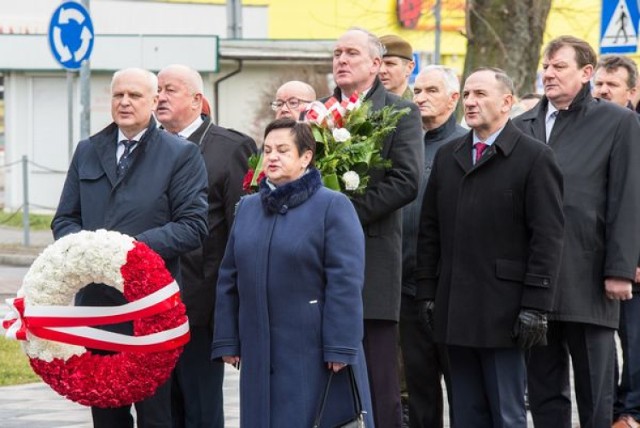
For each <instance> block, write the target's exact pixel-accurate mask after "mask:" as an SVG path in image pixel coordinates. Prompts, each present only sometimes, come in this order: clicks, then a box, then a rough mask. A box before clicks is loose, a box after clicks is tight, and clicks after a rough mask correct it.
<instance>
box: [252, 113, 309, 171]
mask: <svg viewBox="0 0 640 428" xmlns="http://www.w3.org/2000/svg"><path fill="white" fill-rule="evenodd" d="M276 129H289V130H290V131H291V135H293V142H294V143H295V145H296V147H297V148H298V154H299V155H302V154H303V153H304V152H306V151H307V150H311V163H310V165H311V166H313V158H314V157H315V155H316V140H315V138H314V137H313V132H311V126H310V125H309V124H308V123H306V122H299V121H297V120H295V119H291V118H289V117H283V118H281V119H276V120H274V121H273V122H271V123H269V124H268V125H267V127H266V128H265V130H264V138H265V139H266V138H267V135H269V133H270V132H271V131H274V130H276Z"/></svg>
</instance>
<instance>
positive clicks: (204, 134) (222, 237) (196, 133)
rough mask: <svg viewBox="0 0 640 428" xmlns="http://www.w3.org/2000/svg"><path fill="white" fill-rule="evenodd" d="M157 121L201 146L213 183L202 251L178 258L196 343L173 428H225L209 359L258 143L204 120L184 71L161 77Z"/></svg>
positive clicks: (185, 359) (178, 376) (217, 378)
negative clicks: (226, 261) (224, 263)
mask: <svg viewBox="0 0 640 428" xmlns="http://www.w3.org/2000/svg"><path fill="white" fill-rule="evenodd" d="M158 88H159V91H158V95H159V99H158V108H157V110H156V116H157V118H158V120H159V121H160V123H162V125H163V127H164V129H165V130H166V131H168V132H170V133H173V134H177V135H178V136H180V137H181V138H183V139H185V140H188V141H190V142H191V143H192V144H193V145H197V146H198V147H199V149H200V153H202V156H203V158H204V163H205V167H206V169H207V175H208V181H209V188H208V190H209V192H208V196H209V199H208V202H209V215H208V220H209V233H208V236H207V237H206V238H205V241H204V243H203V245H202V246H201V247H200V248H198V249H196V250H194V251H191V252H190V253H187V254H184V255H183V256H182V257H181V258H180V268H181V269H182V274H183V275H182V283H181V285H182V299H183V301H184V303H185V305H186V307H187V315H188V317H189V326H190V328H191V340H190V341H189V343H188V344H187V345H186V346H185V348H184V351H183V353H182V355H181V356H180V359H179V360H178V363H177V364H176V368H175V370H174V373H173V384H172V414H173V428H195V427H206V428H222V427H223V426H224V415H223V410H222V380H223V375H224V364H223V363H222V362H213V361H210V359H209V354H210V349H211V339H212V337H213V325H212V320H213V316H212V314H213V308H214V307H215V284H216V283H217V281H218V267H219V266H220V261H221V259H222V255H223V254H224V250H225V247H226V244H227V237H228V235H229V230H230V229H231V223H232V222H233V216H234V211H235V206H236V203H237V202H238V201H239V200H240V197H241V196H242V179H243V177H244V175H245V173H246V172H247V169H248V165H247V159H248V158H249V156H250V155H251V154H252V153H254V152H255V151H256V146H255V143H254V141H253V140H252V139H251V138H249V137H248V136H246V135H244V134H241V133H240V132H237V131H234V130H232V129H225V128H222V127H220V126H217V125H215V124H213V122H212V121H211V118H210V117H209V116H206V115H203V114H202V102H203V100H204V97H203V95H202V92H203V83H202V77H201V76H200V74H199V73H198V72H197V71H195V70H193V69H191V68H189V67H186V66H184V65H179V64H176V65H170V66H168V67H166V68H164V69H162V70H161V71H160V73H158Z"/></svg>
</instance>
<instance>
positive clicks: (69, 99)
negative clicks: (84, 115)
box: [67, 71, 73, 164]
mask: <svg viewBox="0 0 640 428" xmlns="http://www.w3.org/2000/svg"><path fill="white" fill-rule="evenodd" d="M67 113H68V114H67V117H68V121H67V127H68V131H69V134H68V136H69V146H68V149H69V164H71V158H72V157H73V71H67Z"/></svg>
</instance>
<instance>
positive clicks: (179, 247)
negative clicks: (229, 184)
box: [51, 68, 207, 428]
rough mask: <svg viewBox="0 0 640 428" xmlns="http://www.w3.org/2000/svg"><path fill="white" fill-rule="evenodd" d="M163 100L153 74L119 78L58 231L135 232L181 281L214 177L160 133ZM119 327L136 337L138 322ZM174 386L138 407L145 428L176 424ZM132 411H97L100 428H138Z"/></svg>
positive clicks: (81, 159) (114, 301)
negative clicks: (182, 261) (156, 115)
mask: <svg viewBox="0 0 640 428" xmlns="http://www.w3.org/2000/svg"><path fill="white" fill-rule="evenodd" d="M157 102H158V80H157V78H156V76H155V75H154V74H153V73H150V72H149V71H147V70H142V69H137V68H133V69H125V70H121V71H118V72H116V73H115V74H114V75H113V79H112V81H111V115H112V117H113V120H114V123H112V124H111V125H109V126H107V127H106V128H105V129H103V130H102V131H100V132H98V133H97V134H95V135H93V136H91V137H90V138H89V139H88V140H84V141H81V142H80V143H79V144H78V147H77V149H76V151H75V153H74V155H73V160H72V162H71V166H70V167H69V171H68V173H67V178H66V181H65V184H64V188H63V190H62V196H61V197H60V203H59V205H58V209H57V211H56V214H55V216H54V218H53V222H52V223H51V227H52V229H53V234H54V237H55V238H56V239H58V238H61V237H62V236H65V235H67V234H70V233H74V232H79V231H80V230H96V229H107V230H114V231H118V232H121V233H124V234H127V235H130V236H132V237H134V238H135V239H136V240H138V241H141V242H144V243H145V244H147V245H148V246H149V247H150V248H151V249H153V250H154V251H156V252H157V253H158V254H159V255H160V256H161V257H162V258H163V259H164V261H165V263H166V266H167V268H168V269H169V271H170V272H171V274H172V275H173V276H174V278H176V280H177V281H178V283H179V284H180V275H179V256H180V255H181V254H183V253H186V252H187V251H191V250H193V249H194V248H197V247H198V246H200V244H201V242H202V240H203V239H204V237H205V236H206V233H207V199H206V198H207V195H206V191H207V176H206V171H205V168H204V162H203V161H202V158H201V156H200V154H199V153H198V148H197V147H196V146H194V145H193V144H190V143H187V142H186V141H183V140H180V139H179V138H177V137H175V136H173V135H171V134H169V133H166V132H162V131H161V130H159V129H158V128H157V126H156V122H155V120H154V119H153V116H152V112H153V110H155V108H156V105H157ZM125 303H127V301H126V300H125V299H124V297H123V296H122V294H121V293H120V292H118V291H117V290H116V289H115V288H113V287H109V286H106V285H104V284H90V285H88V286H86V287H85V288H83V289H82V290H80V292H79V293H78V295H77V296H76V304H77V305H81V306H114V305H121V304H125ZM115 328H117V330H118V332H121V333H123V332H128V334H132V326H131V323H126V324H124V325H123V324H119V325H117V327H115ZM170 386H171V385H170V382H166V383H165V384H163V385H162V386H160V387H159V388H158V389H157V391H156V393H155V394H154V395H153V396H152V397H150V398H148V399H146V400H143V401H141V402H139V403H135V406H136V414H137V421H138V427H140V428H146V427H153V428H159V427H166V428H170V427H171V395H170V393H171V388H170ZM130 408H131V406H124V407H119V408H115V409H101V408H96V407H93V408H92V409H91V413H92V416H93V424H94V427H96V428H114V427H118V428H120V427H122V428H127V427H133V418H132V416H131V413H130Z"/></svg>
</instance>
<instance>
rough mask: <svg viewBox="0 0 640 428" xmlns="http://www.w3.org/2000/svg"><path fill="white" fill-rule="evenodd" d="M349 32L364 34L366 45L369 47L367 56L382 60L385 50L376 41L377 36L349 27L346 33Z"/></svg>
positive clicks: (367, 31) (360, 28) (359, 28)
mask: <svg viewBox="0 0 640 428" xmlns="http://www.w3.org/2000/svg"><path fill="white" fill-rule="evenodd" d="M349 31H360V32H361V33H364V34H366V36H367V44H368V45H369V54H370V55H371V58H380V59H382V57H383V56H384V54H385V52H386V51H387V50H386V49H385V47H384V45H383V44H382V43H380V39H378V36H376V35H375V34H373V33H372V32H371V31H369V30H366V29H364V28H362V27H351V28H349V29H348V30H347V32H349Z"/></svg>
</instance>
